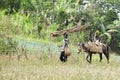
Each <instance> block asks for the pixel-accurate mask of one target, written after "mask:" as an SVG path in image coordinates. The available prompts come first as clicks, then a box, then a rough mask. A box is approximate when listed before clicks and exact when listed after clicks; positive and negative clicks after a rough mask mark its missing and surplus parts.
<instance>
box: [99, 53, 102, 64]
mask: <svg viewBox="0 0 120 80" xmlns="http://www.w3.org/2000/svg"><path fill="white" fill-rule="evenodd" d="M99 55H100V62H101V61H102V53H100V54H99Z"/></svg>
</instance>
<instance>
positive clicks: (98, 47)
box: [78, 41, 110, 63]
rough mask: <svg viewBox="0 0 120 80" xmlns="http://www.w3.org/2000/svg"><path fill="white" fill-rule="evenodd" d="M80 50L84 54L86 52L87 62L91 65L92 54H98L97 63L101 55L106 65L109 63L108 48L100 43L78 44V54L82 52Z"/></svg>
mask: <svg viewBox="0 0 120 80" xmlns="http://www.w3.org/2000/svg"><path fill="white" fill-rule="evenodd" d="M82 50H83V51H84V52H87V53H88V55H87V57H86V60H87V62H89V63H91V61H92V54H99V56H100V60H99V62H101V61H102V54H104V55H105V57H106V59H107V63H109V57H110V55H109V46H107V45H105V44H103V43H101V42H98V43H96V42H91V41H90V42H87V43H78V54H79V53H80V52H82ZM89 56H90V59H89V60H88V57H89Z"/></svg>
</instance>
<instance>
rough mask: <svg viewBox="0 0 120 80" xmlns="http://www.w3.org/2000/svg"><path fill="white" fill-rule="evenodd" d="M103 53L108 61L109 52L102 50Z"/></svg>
mask: <svg viewBox="0 0 120 80" xmlns="http://www.w3.org/2000/svg"><path fill="white" fill-rule="evenodd" d="M104 55H105V57H106V59H107V63H109V53H107V52H104Z"/></svg>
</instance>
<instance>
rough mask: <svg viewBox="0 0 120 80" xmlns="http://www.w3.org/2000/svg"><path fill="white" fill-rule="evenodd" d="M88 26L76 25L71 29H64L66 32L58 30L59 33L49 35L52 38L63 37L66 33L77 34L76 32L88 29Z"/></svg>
mask: <svg viewBox="0 0 120 80" xmlns="http://www.w3.org/2000/svg"><path fill="white" fill-rule="evenodd" d="M89 26H90V24H89V23H87V24H85V25H76V26H73V27H72V28H70V29H66V30H60V31H56V32H53V33H50V35H51V36H52V37H57V36H60V35H63V34H64V33H65V32H66V33H73V32H78V31H82V30H83V29H85V28H87V27H89Z"/></svg>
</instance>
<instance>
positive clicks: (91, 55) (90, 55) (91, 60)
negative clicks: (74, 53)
mask: <svg viewBox="0 0 120 80" xmlns="http://www.w3.org/2000/svg"><path fill="white" fill-rule="evenodd" d="M91 61H92V53H90V63H91Z"/></svg>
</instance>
